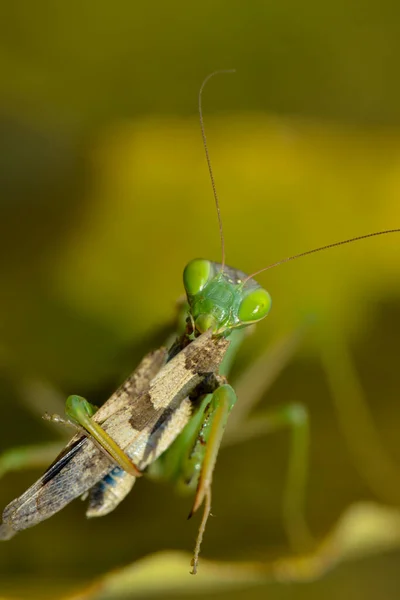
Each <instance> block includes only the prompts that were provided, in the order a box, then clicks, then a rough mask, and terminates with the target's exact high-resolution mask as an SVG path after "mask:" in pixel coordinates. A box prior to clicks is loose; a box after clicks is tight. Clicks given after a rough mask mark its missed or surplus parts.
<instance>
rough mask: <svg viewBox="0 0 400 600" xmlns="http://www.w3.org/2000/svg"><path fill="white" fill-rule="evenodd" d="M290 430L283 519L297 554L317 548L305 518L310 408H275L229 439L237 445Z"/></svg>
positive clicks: (292, 405) (253, 418)
mask: <svg viewBox="0 0 400 600" xmlns="http://www.w3.org/2000/svg"><path fill="white" fill-rule="evenodd" d="M282 429H289V432H290V436H291V439H290V449H289V464H288V471H287V476H286V481H285V487H284V492H283V509H282V519H283V525H284V528H285V531H286V535H287V537H288V540H289V542H290V545H291V547H292V549H293V550H294V551H295V552H300V553H301V552H304V551H308V550H310V548H312V547H313V546H314V545H315V541H314V538H313V536H312V534H311V533H310V530H309V527H308V525H307V523H306V519H305V510H304V505H305V491H306V483H307V474H308V462H309V457H308V454H309V452H308V451H309V437H310V434H309V419H308V413H307V410H306V408H305V407H304V406H303V405H302V404H299V403H296V402H293V403H290V404H286V405H284V406H281V407H277V408H273V409H271V410H269V411H267V412H265V413H263V414H261V415H260V414H258V415H257V416H256V417H252V418H249V419H248V420H247V422H245V423H243V427H242V432H241V433H240V435H239V434H238V435H235V437H231V438H230V439H229V440H228V444H236V443H238V442H243V441H246V440H248V439H253V438H255V437H259V436H261V435H265V434H270V433H274V432H277V431H281V430H282Z"/></svg>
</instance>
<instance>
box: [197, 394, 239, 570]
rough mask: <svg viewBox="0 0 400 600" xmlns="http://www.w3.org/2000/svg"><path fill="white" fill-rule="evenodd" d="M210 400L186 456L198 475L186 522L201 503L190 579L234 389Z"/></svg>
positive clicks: (208, 511) (201, 535)
mask: <svg viewBox="0 0 400 600" xmlns="http://www.w3.org/2000/svg"><path fill="white" fill-rule="evenodd" d="M209 398H211V399H210V401H209V402H208V404H207V406H206V408H205V411H204V413H203V420H202V423H201V425H200V428H199V430H198V433H197V438H196V440H195V443H194V445H193V446H192V449H191V452H190V455H189V456H188V462H189V468H190V470H191V471H192V473H198V472H200V475H199V477H198V481H197V489H196V495H195V499H194V503H193V507H192V510H191V512H190V515H189V518H190V517H191V516H192V515H193V514H194V513H195V512H196V511H197V510H198V508H199V507H200V506H201V504H202V503H203V501H204V513H203V518H202V521H201V524H200V528H199V532H198V535H197V540H196V546H195V550H194V555H193V560H192V574H193V575H194V574H195V573H196V572H197V564H198V560H199V554H200V546H201V542H202V539H203V534H204V531H205V528H206V524H207V520H208V517H209V515H210V511H211V483H212V476H213V472H214V467H215V463H216V460H217V455H218V451H219V448H220V445H221V440H222V436H223V434H224V430H225V426H226V422H227V419H228V416H229V413H230V411H231V410H232V407H233V406H234V404H235V402H236V399H237V398H236V394H235V392H234V390H233V388H232V387H231V386H230V385H228V384H224V385H221V386H220V387H219V388H217V389H216V390H215V392H214V393H213V394H212V395H211V396H206V402H207V401H208V399H209Z"/></svg>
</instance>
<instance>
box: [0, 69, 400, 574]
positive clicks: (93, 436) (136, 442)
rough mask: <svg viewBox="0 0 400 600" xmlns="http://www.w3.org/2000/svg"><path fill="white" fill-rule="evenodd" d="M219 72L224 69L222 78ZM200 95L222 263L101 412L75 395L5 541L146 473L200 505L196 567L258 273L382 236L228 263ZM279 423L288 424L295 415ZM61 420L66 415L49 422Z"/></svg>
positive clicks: (257, 299)
mask: <svg viewBox="0 0 400 600" xmlns="http://www.w3.org/2000/svg"><path fill="white" fill-rule="evenodd" d="M216 73H218V72H216ZM216 73H212V74H211V75H209V76H208V77H207V78H206V79H205V80H204V82H203V84H202V86H201V88H200V93H199V113H200V124H201V132H202V136H203V143H204V148H205V153H206V159H207V164H208V169H209V174H210V178H211V183H212V188H213V193H214V200H215V206H216V209H217V215H218V222H219V230H220V238H221V246H222V260H221V263H215V262H210V261H208V260H204V259H195V260H193V261H191V262H190V263H189V264H188V265H187V266H186V268H185V270H184V276H183V279H184V286H185V290H186V295H187V303H188V309H187V317H186V322H185V328H184V331H183V332H181V334H180V335H179V336H178V338H177V339H176V341H175V342H174V343H173V344H172V346H171V347H170V348H169V349H168V350H167V349H164V348H161V349H159V350H157V351H155V352H153V353H151V354H149V355H147V356H146V357H145V358H144V359H143V360H142V362H141V363H140V364H139V366H138V367H137V369H136V370H135V371H134V372H133V373H132V375H131V376H130V377H129V378H128V379H127V380H126V381H125V383H123V384H122V386H121V387H120V388H119V389H118V390H117V391H116V392H115V393H114V394H113V395H112V396H111V397H110V398H109V400H107V402H105V404H103V406H102V407H101V408H100V409H98V410H97V409H96V408H95V407H93V406H92V405H91V404H90V403H88V402H87V401H86V400H85V399H84V398H81V397H80V396H70V397H69V398H68V400H67V406H66V412H67V417H68V418H69V421H68V424H70V425H72V426H74V427H75V428H76V429H77V432H76V433H75V435H74V437H73V438H72V439H71V440H70V442H69V443H68V444H67V446H66V447H65V449H64V450H63V451H62V453H61V454H60V455H59V456H58V457H57V458H56V459H55V461H54V462H53V464H52V465H51V466H50V467H49V468H48V469H47V470H46V472H45V473H44V474H43V475H42V477H41V478H40V479H39V480H38V481H37V482H36V483H34V484H33V485H32V486H31V487H30V488H29V489H28V490H27V491H26V492H25V493H24V494H23V495H22V496H20V497H19V498H17V499H15V500H13V501H12V502H11V503H10V504H9V505H8V506H7V507H6V509H5V510H4V512H3V523H2V525H1V526H0V539H4V540H5V539H9V538H11V537H12V536H13V535H14V534H15V533H16V532H18V531H21V530H23V529H26V528H28V527H32V526H33V525H36V524H38V523H40V522H41V521H43V520H45V519H47V518H49V517H50V516H52V515H53V514H55V513H56V512H58V511H59V510H61V509H62V508H63V507H64V506H65V505H66V504H68V503H69V502H71V501H72V500H73V499H75V498H77V497H79V496H83V495H87V496H88V499H89V504H88V509H87V513H86V514H87V516H88V517H96V516H103V515H106V514H108V513H109V512H111V511H112V510H114V509H115V508H116V506H117V505H118V504H119V503H120V502H121V501H122V500H123V499H124V498H125V496H126V495H127V494H128V493H129V491H130V490H131V489H132V487H133V485H134V483H135V481H136V479H137V478H140V477H141V476H142V475H143V474H147V473H148V474H150V475H153V476H161V477H164V478H165V477H166V476H169V477H170V479H172V480H174V481H176V482H180V484H181V485H183V486H186V487H187V488H189V489H191V490H193V492H194V502H193V505H192V510H191V513H190V514H193V513H195V512H196V511H197V510H198V509H199V508H200V506H201V505H203V504H204V514H203V518H202V521H201V525H200V529H199V533H198V537H197V541H196V547H195V552H194V557H193V564H192V567H193V570H192V572H193V573H195V572H196V570H197V564H198V557H199V552H200V545H201V542H202V538H203V533H204V530H205V526H206V522H207V519H208V516H209V514H210V509H211V486H212V478H213V472H214V467H215V464H216V460H217V455H218V451H219V448H220V445H221V440H222V437H223V434H224V429H225V426H226V423H227V420H228V417H229V414H230V412H231V410H232V408H233V406H234V405H235V403H236V400H237V398H236V393H235V391H234V389H233V388H232V387H231V386H230V385H229V384H228V383H227V379H226V377H227V375H228V371H229V367H230V364H231V362H232V356H233V354H234V353H235V352H236V350H237V348H238V345H239V344H240V341H241V339H242V338H243V336H244V333H245V329H246V328H247V327H249V326H251V325H254V324H255V323H257V322H259V321H261V320H262V319H264V318H265V317H266V316H267V314H268V313H269V310H270V308H271V298H270V295H269V293H268V292H267V291H266V290H265V289H263V288H262V287H261V286H260V285H259V284H258V283H257V282H256V281H255V280H254V278H253V277H254V276H255V275H258V274H260V273H261V272H263V271H266V270H267V269H269V268H272V267H275V266H277V265H279V264H282V263H284V262H288V261H290V260H294V259H297V258H300V257H302V256H306V255H308V254H312V253H315V252H319V251H322V250H326V249H329V248H333V247H335V246H339V245H343V244H348V243H350V242H354V241H357V240H361V239H365V238H368V237H373V236H378V235H383V234H388V233H395V232H397V233H398V232H399V231H400V229H391V230H385V231H378V232H374V233H370V234H366V235H362V236H358V237H355V238H351V239H347V240H344V241H341V242H336V243H333V244H328V245H326V246H322V247H320V248H315V249H312V250H309V251H306V252H303V253H301V254H297V255H294V256H290V257H288V258H285V259H283V260H281V261H278V262H277V263H274V264H272V265H269V266H267V267H265V268H263V269H260V270H259V271H257V272H256V273H254V274H253V275H250V276H248V275H246V274H245V273H243V272H242V271H239V270H237V269H234V268H231V267H228V266H227V265H226V264H225V244H224V236H223V230H222V220H221V215H220V208H219V201H218V196H217V193H216V187H215V183H214V177H213V172H212V168H211V162H210V158H209V154H208V147H207V141H206V136H205V130H204V123H203V114H202V105H201V100H202V92H203V89H204V86H205V84H206V83H207V81H208V80H209V79H210V77H212V76H213V75H215V74H216ZM282 414H283V415H284V417H283V418H286V419H287V420H288V419H289V418H290V415H289V413H287V414H284V413H282ZM50 418H51V419H52V420H55V421H63V419H61V418H60V417H57V416H53V417H50Z"/></svg>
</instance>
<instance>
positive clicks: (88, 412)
mask: <svg viewBox="0 0 400 600" xmlns="http://www.w3.org/2000/svg"><path fill="white" fill-rule="evenodd" d="M96 410H97V408H96V407H95V406H93V404H90V402H88V401H87V400H85V398H82V397H81V396H69V397H68V399H67V402H66V405H65V412H66V414H67V416H68V417H69V418H70V419H72V420H73V421H74V422H75V423H76V424H77V425H78V426H80V427H82V428H83V429H84V430H85V432H87V433H89V434H90V436H91V437H92V438H93V439H94V440H95V441H96V442H97V445H98V446H99V447H100V448H101V449H102V450H103V451H104V452H105V453H106V454H108V455H109V456H110V457H111V459H112V460H113V461H114V462H115V463H116V464H117V465H118V466H119V467H121V469H123V470H124V471H126V472H127V473H129V474H130V475H133V476H134V477H140V476H141V474H142V473H141V471H139V469H138V468H137V467H136V466H135V465H134V464H133V462H132V461H131V459H130V458H129V456H128V455H127V454H126V453H125V452H124V451H123V450H122V448H120V447H119V446H118V444H117V443H116V442H115V441H114V440H113V439H112V437H110V436H109V435H108V433H107V432H106V431H105V430H104V429H103V428H102V427H101V425H99V424H98V423H96V421H94V420H93V419H92V416H93V415H94V413H95V412H96Z"/></svg>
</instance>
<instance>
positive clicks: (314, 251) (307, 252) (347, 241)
mask: <svg viewBox="0 0 400 600" xmlns="http://www.w3.org/2000/svg"><path fill="white" fill-rule="evenodd" d="M388 233H400V228H399V229H384V230H383V231H375V232H374V233H366V234H365V235H358V236H357V237H353V238H349V239H348V240H342V241H341V242H334V243H333V244H328V245H327V246H320V247H319V248H314V249H313V250H307V251H306V252H300V254H294V255H293V256H287V257H286V258H283V259H282V260H278V262H275V263H272V264H271V265H268V267H264V268H263V269H260V270H259V271H255V272H254V273H252V274H251V275H249V276H248V277H246V279H245V280H244V281H243V283H246V281H248V280H249V279H251V278H252V277H256V276H257V275H259V274H260V273H263V272H264V271H268V269H273V268H274V267H277V266H278V265H283V264H284V263H287V262H289V261H291V260H295V259H297V258H301V257H302V256H307V255H308V254H315V253H316V252H322V250H329V248H335V247H336V246H344V244H351V243H352V242H358V241H360V240H365V239H367V238H371V237H375V236H377V235H386V234H388Z"/></svg>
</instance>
